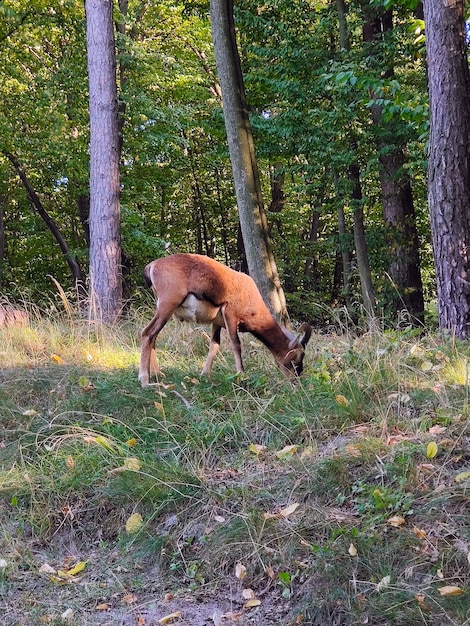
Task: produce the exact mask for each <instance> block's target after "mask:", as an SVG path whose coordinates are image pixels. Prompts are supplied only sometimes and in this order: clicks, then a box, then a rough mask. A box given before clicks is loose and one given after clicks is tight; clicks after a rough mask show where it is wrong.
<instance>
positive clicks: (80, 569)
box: [66, 561, 87, 576]
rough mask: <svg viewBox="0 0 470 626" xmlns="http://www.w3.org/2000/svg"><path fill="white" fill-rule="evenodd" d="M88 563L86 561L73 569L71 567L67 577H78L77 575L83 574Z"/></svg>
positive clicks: (80, 562)
mask: <svg viewBox="0 0 470 626" xmlns="http://www.w3.org/2000/svg"><path fill="white" fill-rule="evenodd" d="M86 564H87V562H86V561H79V562H78V563H77V564H76V565H74V566H73V567H71V568H70V569H68V570H67V572H66V573H67V575H68V576H76V575H77V574H79V573H80V572H83V570H84V569H85V567H86Z"/></svg>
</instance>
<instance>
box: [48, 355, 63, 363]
mask: <svg viewBox="0 0 470 626" xmlns="http://www.w3.org/2000/svg"><path fill="white" fill-rule="evenodd" d="M51 359H52V360H53V361H55V362H56V363H57V365H63V363H64V360H63V359H62V358H61V357H60V356H59V355H58V354H51Z"/></svg>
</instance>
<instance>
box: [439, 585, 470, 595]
mask: <svg viewBox="0 0 470 626" xmlns="http://www.w3.org/2000/svg"><path fill="white" fill-rule="evenodd" d="M438 591H439V593H440V594H441V596H445V597H446V596H461V595H462V594H463V593H465V591H464V590H463V589H461V588H460V587H456V586H454V585H446V586H445V587H439V589H438Z"/></svg>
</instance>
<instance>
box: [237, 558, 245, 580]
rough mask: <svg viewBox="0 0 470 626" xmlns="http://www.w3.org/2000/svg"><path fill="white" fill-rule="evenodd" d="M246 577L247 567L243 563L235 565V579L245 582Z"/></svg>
mask: <svg viewBox="0 0 470 626" xmlns="http://www.w3.org/2000/svg"><path fill="white" fill-rule="evenodd" d="M245 576H246V567H245V566H244V565H243V563H240V562H238V563H237V564H236V565H235V577H236V578H238V580H243V579H244V578H245Z"/></svg>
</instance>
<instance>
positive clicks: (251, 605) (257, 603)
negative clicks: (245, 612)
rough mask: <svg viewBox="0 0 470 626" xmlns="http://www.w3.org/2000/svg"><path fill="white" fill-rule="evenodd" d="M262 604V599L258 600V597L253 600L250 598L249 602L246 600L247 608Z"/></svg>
mask: <svg viewBox="0 0 470 626" xmlns="http://www.w3.org/2000/svg"><path fill="white" fill-rule="evenodd" d="M260 604H261V600H258V598H253V599H252V600H248V602H245V608H246V609H251V608H253V607H255V606H260Z"/></svg>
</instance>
